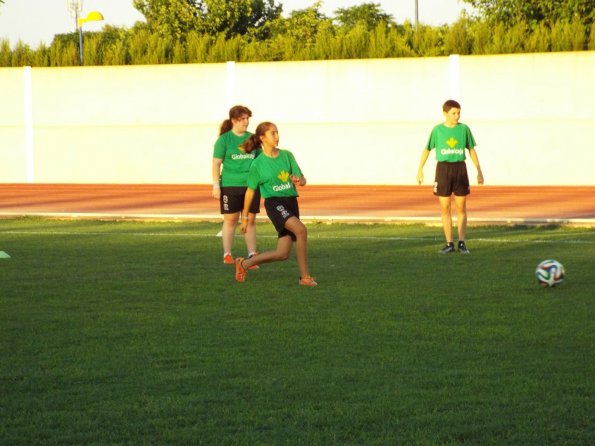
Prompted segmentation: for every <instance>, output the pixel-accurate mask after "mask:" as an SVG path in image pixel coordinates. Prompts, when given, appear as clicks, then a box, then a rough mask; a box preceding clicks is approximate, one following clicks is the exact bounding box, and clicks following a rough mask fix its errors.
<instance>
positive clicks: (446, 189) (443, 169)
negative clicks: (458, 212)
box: [434, 161, 471, 197]
mask: <svg viewBox="0 0 595 446" xmlns="http://www.w3.org/2000/svg"><path fill="white" fill-rule="evenodd" d="M470 193H471V191H470V190H469V176H468V175H467V164H465V161H461V162H458V163H446V162H442V161H439V162H438V164H436V177H435V178H434V195H437V196H439V197H450V196H451V195H452V194H455V195H456V196H457V197H462V196H465V195H469V194H470Z"/></svg>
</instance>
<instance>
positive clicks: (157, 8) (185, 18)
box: [134, 0, 282, 40]
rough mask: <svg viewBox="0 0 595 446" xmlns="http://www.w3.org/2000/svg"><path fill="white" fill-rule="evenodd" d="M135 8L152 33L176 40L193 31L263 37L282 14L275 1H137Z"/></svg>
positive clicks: (183, 38) (135, 0)
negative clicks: (261, 33) (262, 31)
mask: <svg viewBox="0 0 595 446" xmlns="http://www.w3.org/2000/svg"><path fill="white" fill-rule="evenodd" d="M134 7H135V8H136V9H137V10H138V11H140V13H141V14H143V15H144V16H145V18H146V20H147V25H148V27H149V29H150V30H151V31H152V32H156V33H158V34H159V35H161V36H162V37H171V38H173V39H175V40H185V39H186V36H187V35H188V34H189V33H190V32H191V31H196V32H198V33H200V34H208V35H211V36H216V35H218V34H220V33H223V34H225V36H226V37H228V38H229V37H232V36H236V35H245V34H249V33H250V34H252V35H256V36H260V35H259V33H258V32H259V31H260V30H262V29H263V28H264V27H265V26H266V25H267V23H269V22H270V21H272V20H275V19H276V18H278V17H279V16H280V15H281V12H282V5H277V4H276V2H275V0H234V1H229V0H134ZM260 37H262V36H260Z"/></svg>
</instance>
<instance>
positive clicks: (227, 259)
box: [223, 252, 233, 265]
mask: <svg viewBox="0 0 595 446" xmlns="http://www.w3.org/2000/svg"><path fill="white" fill-rule="evenodd" d="M223 263H225V264H226V265H233V257H232V256H231V254H230V253H228V252H226V253H225V254H224V255H223Z"/></svg>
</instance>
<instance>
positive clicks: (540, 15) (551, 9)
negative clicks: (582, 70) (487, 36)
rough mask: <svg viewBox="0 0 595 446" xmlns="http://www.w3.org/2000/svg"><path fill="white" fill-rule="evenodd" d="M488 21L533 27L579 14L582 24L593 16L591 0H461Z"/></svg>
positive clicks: (594, 14) (589, 20)
mask: <svg viewBox="0 0 595 446" xmlns="http://www.w3.org/2000/svg"><path fill="white" fill-rule="evenodd" d="M463 1H464V2H466V3H469V4H470V5H472V6H473V7H475V8H477V9H478V10H479V12H480V13H481V14H482V15H483V16H484V17H485V18H486V19H488V20H489V21H492V22H500V23H503V24H504V25H505V26H513V25H515V24H516V23H519V22H523V21H524V22H525V23H528V24H529V25H530V26H531V27H532V28H534V27H535V26H537V25H538V24H539V23H541V22H545V23H546V24H548V25H550V26H551V25H553V24H554V23H556V22H559V21H564V22H572V21H573V20H574V19H576V18H579V19H580V21H581V22H582V23H583V24H584V25H589V26H590V24H591V23H592V22H593V19H595V2H594V1H593V0H463Z"/></svg>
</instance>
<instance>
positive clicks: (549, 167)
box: [0, 52, 595, 185]
mask: <svg viewBox="0 0 595 446" xmlns="http://www.w3.org/2000/svg"><path fill="white" fill-rule="evenodd" d="M0 97H1V98H2V102H1V106H0V166H2V169H0V182H38V183H210V181H211V177H210V166H211V157H212V146H213V142H214V140H215V139H216V137H217V131H218V126H219V124H220V122H221V121H222V120H223V119H224V118H225V117H226V115H227V110H228V108H229V107H230V106H231V105H234V104H237V103H239V104H244V105H247V106H249V107H250V108H251V109H252V111H253V112H254V116H253V118H252V122H251V129H254V128H255V126H256V124H258V122H260V121H263V120H271V121H274V122H276V123H277V124H278V125H279V130H280V134H281V143H280V145H281V147H284V148H288V149H290V150H292V151H293V152H294V153H295V155H296V157H297V159H298V162H299V163H300V165H301V166H302V169H303V170H304V171H305V172H306V175H307V177H308V179H309V181H310V182H311V183H316V184H397V185H406V184H414V182H415V176H416V171H417V166H418V163H419V157H420V154H421V150H422V148H423V146H424V144H425V142H426V140H427V138H428V136H429V132H430V130H431V128H432V126H433V125H434V124H436V123H438V122H440V121H441V120H442V112H441V105H442V103H443V102H444V100H446V99H448V98H453V99H457V100H459V101H460V102H461V103H462V106H463V110H462V119H461V121H462V122H465V123H467V124H468V125H470V127H471V129H472V130H473V133H474V135H475V138H476V140H477V143H478V146H477V151H478V154H479V158H480V161H481V163H482V169H483V172H484V176H485V178H486V182H487V183H488V184H492V185H552V184H553V185H594V184H595V147H593V144H594V141H595V52H577V53H548V54H529V55H498V56H462V57H459V56H451V57H440V58H410V59H372V60H345V61H315V62H278V63H246V64H244V63H241V64H239V63H238V64H234V63H227V64H201V65H159V66H132V67H83V68H78V67H77V68H33V69H30V68H29V69H27V68H24V69H15V68H3V69H0ZM433 169H434V161H433V157H432V158H431V162H428V163H427V165H426V169H425V173H426V182H427V183H428V184H429V183H430V182H431V180H432V179H433ZM469 169H470V174H471V177H472V178H474V177H475V169H474V168H473V166H472V164H471V163H470V161H469Z"/></svg>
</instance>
